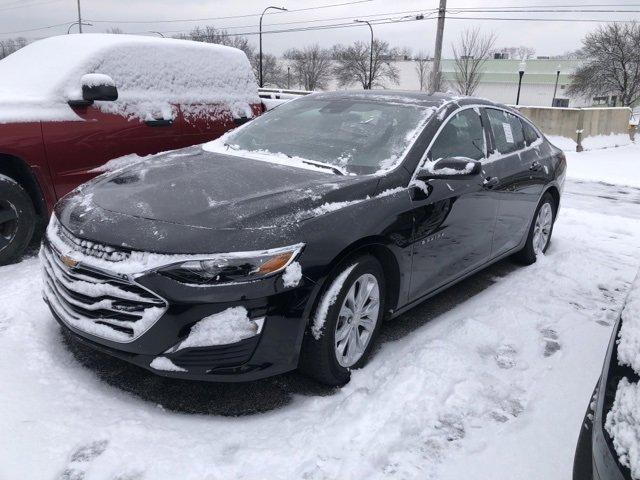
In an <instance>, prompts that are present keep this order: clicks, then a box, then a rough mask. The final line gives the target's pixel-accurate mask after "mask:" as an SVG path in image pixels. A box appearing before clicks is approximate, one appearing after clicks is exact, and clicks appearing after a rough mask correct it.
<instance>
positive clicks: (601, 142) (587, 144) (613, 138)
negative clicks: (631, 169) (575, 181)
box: [546, 133, 633, 152]
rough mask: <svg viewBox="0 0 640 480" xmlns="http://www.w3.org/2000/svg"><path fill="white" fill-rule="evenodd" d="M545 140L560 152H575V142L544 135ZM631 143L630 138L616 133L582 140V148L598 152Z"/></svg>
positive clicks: (569, 139) (624, 134)
mask: <svg viewBox="0 0 640 480" xmlns="http://www.w3.org/2000/svg"><path fill="white" fill-rule="evenodd" d="M546 137H547V139H548V140H549V141H550V142H551V143H552V144H554V145H555V146H556V147H558V148H559V149H560V150H564V151H569V152H575V150H576V145H577V144H576V142H575V140H573V139H571V138H567V137H560V136H558V135H546ZM631 143H633V142H632V141H631V137H629V135H628V134H626V133H617V134H611V135H594V136H592V137H586V138H584V139H583V140H582V148H584V150H598V149H600V148H613V147H623V146H625V145H630V144H631Z"/></svg>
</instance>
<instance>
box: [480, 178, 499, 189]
mask: <svg viewBox="0 0 640 480" xmlns="http://www.w3.org/2000/svg"><path fill="white" fill-rule="evenodd" d="M498 183H500V180H499V179H498V177H487V178H485V179H484V180H483V181H482V186H483V187H484V188H489V189H491V188H493V187H495V186H496V185H498Z"/></svg>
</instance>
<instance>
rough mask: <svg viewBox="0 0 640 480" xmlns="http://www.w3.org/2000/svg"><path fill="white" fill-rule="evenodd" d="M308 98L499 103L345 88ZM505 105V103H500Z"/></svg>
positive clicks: (439, 103)
mask: <svg viewBox="0 0 640 480" xmlns="http://www.w3.org/2000/svg"><path fill="white" fill-rule="evenodd" d="M307 98H318V99H336V100H339V99H340V100H358V99H366V100H369V101H378V102H382V103H385V102H389V103H403V104H407V105H417V106H421V107H436V108H439V107H442V106H444V105H446V104H450V103H454V104H457V105H459V106H464V105H478V104H481V105H499V104H496V103H494V102H491V101H489V100H486V99H482V98H476V97H463V96H457V95H453V94H449V93H432V94H429V93H427V92H420V91H415V90H343V91H334V92H319V93H314V94H312V95H310V96H309V97H307ZM499 106H501V107H504V105H499Z"/></svg>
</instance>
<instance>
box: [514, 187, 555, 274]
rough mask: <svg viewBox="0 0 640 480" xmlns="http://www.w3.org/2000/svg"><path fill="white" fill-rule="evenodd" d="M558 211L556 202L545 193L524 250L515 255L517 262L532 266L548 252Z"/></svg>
mask: <svg viewBox="0 0 640 480" xmlns="http://www.w3.org/2000/svg"><path fill="white" fill-rule="evenodd" d="M556 211H557V208H556V202H555V200H554V199H553V197H552V196H551V194H550V193H548V192H547V193H545V194H544V195H543V196H542V199H541V200H540V203H539V204H538V208H537V209H536V213H535V215H534V216H533V220H532V222H531V226H530V227H529V234H528V235H527V241H526V243H525V245H524V248H523V249H522V250H520V251H519V252H518V253H516V254H515V258H516V260H518V261H519V262H520V263H523V264H525V265H531V264H532V263H535V261H536V259H537V258H538V255H540V254H543V253H545V252H546V251H547V248H549V244H550V243H551V234H552V233H553V224H554V222H555V219H556Z"/></svg>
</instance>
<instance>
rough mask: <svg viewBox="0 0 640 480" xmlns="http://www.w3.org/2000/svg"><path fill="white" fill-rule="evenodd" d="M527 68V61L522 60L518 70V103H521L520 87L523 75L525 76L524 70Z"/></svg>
mask: <svg viewBox="0 0 640 480" xmlns="http://www.w3.org/2000/svg"><path fill="white" fill-rule="evenodd" d="M526 68H527V64H526V63H525V62H520V69H519V70H518V76H519V78H518V95H517V97H516V105H519V104H520V87H521V86H522V77H524V71H525V69H526Z"/></svg>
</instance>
